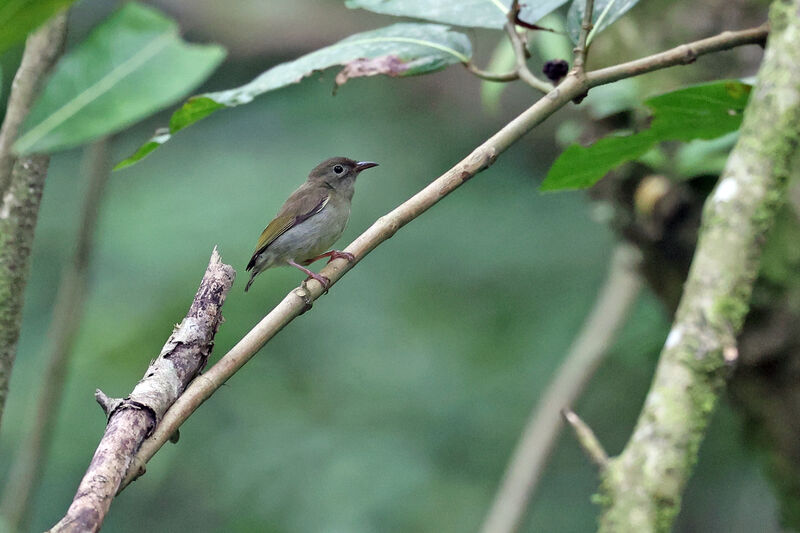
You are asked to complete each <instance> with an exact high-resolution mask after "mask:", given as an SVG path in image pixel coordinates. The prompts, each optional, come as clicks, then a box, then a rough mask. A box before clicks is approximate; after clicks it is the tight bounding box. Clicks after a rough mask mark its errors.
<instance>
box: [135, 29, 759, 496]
mask: <svg viewBox="0 0 800 533" xmlns="http://www.w3.org/2000/svg"><path fill="white" fill-rule="evenodd" d="M753 32H755V33H757V34H758V35H760V36H761V39H762V40H763V38H764V37H765V36H766V34H767V29H766V27H761V28H757V29H756V30H745V33H746V34H747V35H748V37H749V39H742V38H741V35H740V33H741V32H726V33H725V34H723V35H720V36H717V37H713V38H711V39H705V40H703V41H697V42H695V43H690V44H689V45H686V46H689V47H692V50H694V53H695V54H696V56H700V55H704V54H707V53H709V52H712V51H717V50H720V49H724V48H733V47H735V46H739V45H741V44H750V43H752V42H757V41H754V40H753V37H752V35H751V34H752V33H753ZM724 43H728V44H727V46H726V45H725V44H724ZM639 61H641V62H644V63H646V64H647V63H653V64H658V65H659V67H653V68H651V69H650V70H656V68H666V67H669V66H673V65H679V64H682V63H684V56H683V55H680V54H675V53H674V52H673V51H672V50H669V51H667V52H662V53H661V54H655V55H653V56H650V57H649V58H645V59H642V60H639ZM625 65H627V64H623V65H618V66H617V67H616V68H618V69H620V70H623V71H624V70H625V68H627V67H626V66H625ZM589 74H591V73H589ZM589 74H587V77H585V78H578V77H577V76H574V75H569V76H567V77H566V78H565V79H564V81H563V82H562V83H561V84H559V86H558V87H556V88H554V89H553V90H551V91H550V92H549V93H548V94H547V95H546V96H545V97H544V98H541V99H540V100H539V101H537V102H536V103H535V104H533V105H532V106H531V107H530V108H528V109H527V110H526V111H524V112H523V113H522V114H520V115H519V116H518V117H517V118H515V119H514V120H512V121H511V122H509V123H508V124H506V126H505V127H503V128H502V129H501V130H500V131H498V132H497V133H496V134H494V135H493V136H492V137H490V138H489V139H488V140H487V141H486V142H484V143H483V144H481V145H480V146H479V147H478V148H476V149H475V150H473V152H472V153H471V154H470V155H468V156H467V157H466V158H464V159H463V160H462V161H460V162H459V163H457V164H456V165H455V166H454V167H453V168H451V169H450V170H448V171H447V172H445V173H444V174H443V175H442V176H440V177H439V178H437V179H436V180H434V181H433V182H431V183H430V184H429V185H428V186H427V187H425V188H424V189H422V190H421V191H420V192H418V193H417V194H416V195H414V196H413V197H411V198H410V199H409V200H407V201H406V202H404V203H403V204H401V205H400V206H398V207H397V208H396V209H395V210H393V211H392V212H390V213H388V214H387V215H384V216H383V217H381V218H379V219H378V220H377V221H376V222H375V223H374V224H373V225H372V226H371V227H370V228H369V229H367V231H365V232H364V233H362V234H361V235H360V236H359V237H358V238H357V239H356V240H355V241H353V242H352V243H351V244H350V245H349V246H348V247H347V248H346V249H345V251H347V252H350V253H352V254H353V255H354V257H355V260H354V261H353V262H350V263H348V262H347V261H345V260H335V261H332V262H331V263H329V264H328V265H327V266H326V267H325V268H323V269H322V271H321V272H320V274H322V275H323V276H325V277H327V278H328V279H330V280H331V284H335V283H336V282H337V281H338V280H339V279H340V278H341V277H342V276H343V275H344V274H346V273H347V272H348V271H349V270H350V269H352V268H353V267H355V265H356V264H358V262H359V261H360V260H361V259H363V258H364V257H365V256H366V255H367V254H368V253H369V252H371V251H372V250H374V249H375V248H376V247H377V246H379V245H380V244H381V243H382V242H384V241H386V240H387V239H389V238H391V237H392V236H393V235H394V234H395V233H396V232H397V231H398V230H399V229H400V228H402V227H403V226H405V225H406V224H408V223H409V222H411V221H412V220H414V219H415V218H416V217H418V216H419V215H421V214H422V213H424V212H425V211H427V210H428V209H430V208H431V207H432V206H433V205H435V204H436V203H437V202H438V201H439V200H441V199H442V198H444V197H445V196H447V195H448V194H450V193H451V192H453V191H454V190H455V189H457V188H458V187H460V186H461V185H463V184H464V183H465V182H467V181H468V180H470V179H471V178H472V177H474V176H475V175H476V174H478V173H479V172H481V171H483V170H485V169H486V168H488V167H489V166H490V165H491V164H492V163H493V162H494V161H495V159H496V158H497V157H498V155H499V154H501V153H502V152H504V151H505V150H506V149H508V148H509V147H510V146H511V145H512V144H514V143H515V142H517V141H518V140H519V139H520V138H522V136H523V135H525V134H526V133H528V132H529V131H530V130H531V129H533V128H534V127H536V126H537V125H539V124H540V123H542V122H543V121H544V120H546V119H547V118H548V117H549V116H550V115H552V114H553V113H555V112H556V111H557V110H559V109H560V108H562V107H563V106H565V105H566V104H567V103H569V102H570V101H571V100H572V99H574V98H575V97H577V96H579V95H581V94H583V93H585V92H586V91H587V90H588V89H589V88H590V87H594V86H597V85H602V84H604V83H609V82H610V81H613V80H610V78H613V77H614V76H616V75H618V74H617V72H616V71H615V72H613V73H612V75H611V76H596V77H595V78H594V79H592V78H590V77H589ZM622 77H624V75H622ZM606 79H609V80H610V81H605V80H606ZM616 79H619V78H616ZM321 295H322V287H321V286H320V285H319V283H317V282H316V281H310V282H308V284H307V285H305V286H304V287H300V288H297V289H294V290H293V291H291V292H290V293H289V294H287V295H286V297H284V299H283V300H282V301H281V302H280V303H279V304H278V305H277V306H276V307H275V308H274V309H273V310H272V311H270V312H269V314H267V315H266V316H265V317H264V318H263V319H262V320H261V321H260V322H259V323H258V324H257V325H256V326H255V327H253V329H251V330H250V331H249V332H248V333H247V334H246V335H245V336H244V337H243V338H242V339H241V340H240V341H239V342H238V343H237V344H236V345H235V346H234V347H233V348H231V350H230V351H229V352H228V353H227V354H225V355H224V356H223V357H222V358H221V359H220V360H219V361H218V362H217V363H216V364H215V365H213V366H212V367H211V368H210V369H208V370H207V371H206V372H205V373H204V374H203V375H201V376H199V377H198V378H197V379H195V380H194V381H193V382H192V383H191V384H190V385H189V387H188V388H187V389H186V392H185V393H184V394H183V395H182V396H181V397H180V398H178V400H177V401H176V402H175V404H174V405H173V406H172V407H171V408H170V409H169V411H167V413H166V414H165V415H164V419H163V420H162V421H161V423H160V424H159V426H158V427H157V428H156V429H155V431H154V432H153V435H152V436H151V437H150V438H148V439H147V440H146V441H145V442H144V443H143V444H142V447H141V449H140V450H139V452H138V453H137V454H136V458H135V459H134V464H133V467H132V468H131V469H130V471H129V472H128V475H127V476H126V478H125V480H124V482H123V484H122V487H123V488H124V487H125V486H126V485H127V484H129V483H130V482H131V481H133V480H134V479H135V478H137V477H138V476H139V475H141V474H142V473H143V472H144V465H145V464H146V463H147V461H149V460H150V458H151V457H153V455H155V453H156V452H157V451H158V450H159V449H160V448H161V446H163V445H164V443H165V442H167V440H169V438H170V436H171V435H173V434H174V433H175V431H176V430H177V429H178V428H179V427H180V426H181V424H182V423H183V422H184V421H185V420H186V419H187V418H188V417H189V416H190V415H191V414H192V413H193V412H194V411H195V410H196V409H197V408H198V407H199V406H200V405H201V404H202V403H203V402H204V401H205V400H206V399H208V398H209V397H210V396H211V395H212V394H213V393H214V391H216V390H217V389H218V388H219V387H221V386H222V384H223V383H225V382H226V381H227V380H228V379H229V378H230V377H231V376H232V375H233V374H234V373H236V371H237V370H239V369H240V368H241V367H242V366H243V365H244V364H245V363H247V361H249V360H250V359H251V358H252V357H253V356H254V355H255V353H256V352H257V351H258V350H259V349H261V347H262V346H264V344H266V343H267V341H269V340H270V339H271V338H272V337H273V336H274V335H276V334H277V333H278V332H279V331H280V330H281V329H283V327H284V326H286V325H287V324H288V323H289V322H291V321H292V320H294V319H295V318H296V317H297V316H299V315H301V314H302V313H304V312H306V311H307V310H308V309H309V308H310V307H311V305H312V304H313V302H314V300H316V299H317V298H319V297H320V296H321Z"/></svg>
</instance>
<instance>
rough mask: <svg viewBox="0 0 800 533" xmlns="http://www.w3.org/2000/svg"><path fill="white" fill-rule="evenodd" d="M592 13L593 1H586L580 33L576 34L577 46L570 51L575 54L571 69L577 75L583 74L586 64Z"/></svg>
mask: <svg viewBox="0 0 800 533" xmlns="http://www.w3.org/2000/svg"><path fill="white" fill-rule="evenodd" d="M593 11H594V0H586V4H585V7H584V8H583V20H582V21H581V31H580V33H579V34H578V44H577V45H576V46H575V48H574V49H573V50H572V52H573V53H574V54H575V60H574V61H573V63H572V66H573V68H574V69H575V71H576V72H577V73H578V74H583V71H584V68H585V64H586V54H587V53H588V51H589V50H588V47H589V45H588V43H587V38H588V37H589V32H590V31H592V12H593Z"/></svg>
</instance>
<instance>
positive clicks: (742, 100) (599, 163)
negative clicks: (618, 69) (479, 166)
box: [541, 81, 751, 191]
mask: <svg viewBox="0 0 800 533" xmlns="http://www.w3.org/2000/svg"><path fill="white" fill-rule="evenodd" d="M750 88H751V87H750V85H747V84H744V83H741V82H738V81H719V82H714V83H708V84H704V85H697V86H694V87H688V88H686V89H679V90H677V91H673V92H670V93H666V94H662V95H660V96H656V97H654V98H650V99H649V100H647V101H646V102H645V104H647V106H648V107H650V109H651V110H652V111H653V122H652V125H651V126H650V128H649V129H647V130H645V131H642V132H641V133H637V134H634V135H627V136H612V137H606V138H604V139H601V140H599V141H598V142H596V143H594V144H593V145H591V146H587V147H584V146H580V145H572V146H570V147H569V148H567V149H566V150H565V151H564V152H563V153H562V154H561V155H560V156H559V157H558V159H556V162H555V163H553V166H552V167H551V168H550V172H548V173H547V178H545V180H544V182H543V183H542V186H541V190H543V191H555V190H563V189H581V188H584V187H589V186H591V185H594V184H595V183H596V182H597V181H598V180H599V179H601V178H602V177H603V176H605V175H606V174H607V173H608V172H609V171H611V170H612V169H614V168H615V167H617V166H619V165H621V164H622V163H625V162H627V161H631V160H634V159H636V158H638V157H640V156H641V155H643V154H644V153H645V152H647V151H648V150H649V149H650V148H651V147H652V146H653V145H654V144H656V143H658V142H661V141H667V140H677V141H691V140H694V139H714V138H716V137H720V136H722V135H725V134H727V133H730V132H732V131H736V130H738V129H739V125H740V124H741V122H742V112H743V111H744V108H745V106H746V105H747V97H748V96H749V94H750Z"/></svg>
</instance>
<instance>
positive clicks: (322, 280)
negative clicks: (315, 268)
mask: <svg viewBox="0 0 800 533" xmlns="http://www.w3.org/2000/svg"><path fill="white" fill-rule="evenodd" d="M310 279H314V280H316V281H317V282H318V283H319V284H320V285H322V288H323V289H324V290H323V291H322V292H323V294H324V293H327V292H328V289H330V288H331V280H330V279H328V278H327V277H325V276H323V275H321V274H314V273H312V274H311V275H309V276H308V277H307V278H306V279H305V281H304V282H303V283H306V282H307V281H308V280H310Z"/></svg>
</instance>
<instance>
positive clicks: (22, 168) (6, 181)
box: [0, 13, 67, 421]
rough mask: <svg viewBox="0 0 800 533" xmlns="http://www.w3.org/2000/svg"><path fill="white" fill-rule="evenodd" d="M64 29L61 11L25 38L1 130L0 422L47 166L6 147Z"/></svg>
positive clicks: (51, 61)
mask: <svg viewBox="0 0 800 533" xmlns="http://www.w3.org/2000/svg"><path fill="white" fill-rule="evenodd" d="M66 28H67V18H66V13H62V14H60V15H56V16H55V17H53V19H51V20H50V21H49V22H48V23H46V24H45V25H44V26H43V27H42V28H40V29H39V30H37V31H36V32H35V33H33V34H32V35H31V36H30V37H28V41H27V43H26V44H25V52H24V53H23V55H22V62H21V63H20V67H19V69H18V70H17V74H16V76H15V77H14V82H13V83H12V85H11V94H10V95H9V98H8V106H7V108H6V117H5V119H4V121H3V126H2V128H0V421H2V416H3V411H4V409H5V403H6V396H7V395H8V385H9V381H10V379H11V370H12V368H13V367H14V358H15V356H16V352H17V341H18V340H19V330H20V326H21V322H22V303H23V293H24V291H25V285H26V283H27V279H28V269H29V266H30V265H29V263H30V261H29V259H30V252H31V246H32V244H33V232H34V229H35V228H36V221H37V219H38V216H39V203H40V201H41V197H42V190H43V188H44V180H45V177H46V176H47V166H48V164H49V162H50V158H49V157H47V156H44V155H35V156H30V157H23V158H20V159H16V158H15V157H14V155H13V153H12V151H11V146H12V145H13V144H14V141H15V140H16V138H17V135H18V133H19V128H20V126H21V124H22V121H23V120H24V118H25V116H26V115H27V114H28V111H29V110H30V107H31V105H32V103H33V100H34V98H35V97H36V94H37V92H38V90H39V86H40V85H41V82H42V80H43V78H44V76H45V75H46V74H47V72H48V71H49V70H50V68H51V67H52V66H53V64H54V63H55V61H56V59H57V58H58V56H59V55H60V54H61V51H62V48H63V46H64V40H65V38H66Z"/></svg>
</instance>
